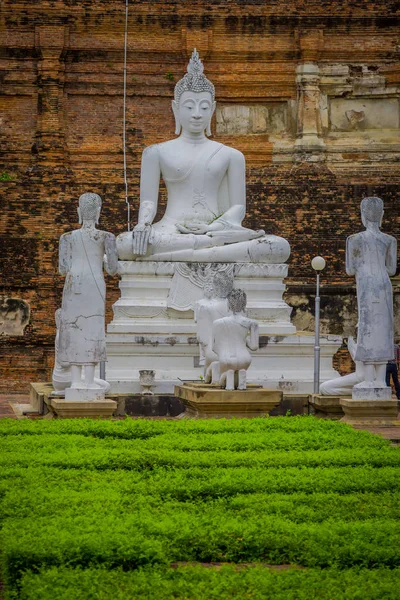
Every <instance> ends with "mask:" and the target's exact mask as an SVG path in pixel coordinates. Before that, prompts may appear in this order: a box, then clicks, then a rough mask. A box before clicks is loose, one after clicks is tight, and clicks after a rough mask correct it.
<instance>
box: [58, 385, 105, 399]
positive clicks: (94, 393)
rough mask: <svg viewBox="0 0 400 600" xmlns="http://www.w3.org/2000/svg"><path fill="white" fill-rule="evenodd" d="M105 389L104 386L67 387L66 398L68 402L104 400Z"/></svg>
mask: <svg viewBox="0 0 400 600" xmlns="http://www.w3.org/2000/svg"><path fill="white" fill-rule="evenodd" d="M105 397H106V394H105V391H104V389H102V388H93V389H89V388H66V389H65V400H66V401H67V402H68V401H69V402H70V401H73V402H95V401H99V400H104V399H105Z"/></svg>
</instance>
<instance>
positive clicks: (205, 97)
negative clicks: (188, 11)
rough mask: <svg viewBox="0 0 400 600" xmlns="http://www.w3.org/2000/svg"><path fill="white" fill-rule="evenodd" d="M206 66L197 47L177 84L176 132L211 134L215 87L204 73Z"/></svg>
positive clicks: (175, 98)
mask: <svg viewBox="0 0 400 600" xmlns="http://www.w3.org/2000/svg"><path fill="white" fill-rule="evenodd" d="M203 71H204V67H203V63H202V62H201V60H200V57H199V53H198V52H197V50H196V48H195V49H194V50H193V54H192V57H191V59H190V61H189V64H188V67H187V73H186V75H185V76H184V77H183V78H182V79H181V80H180V81H178V83H177V84H176V86H175V92H174V100H173V101H172V110H173V112H174V116H175V125H176V127H175V133H176V134H177V135H179V134H180V132H181V129H182V130H183V131H184V132H188V133H189V134H190V133H191V134H200V133H201V134H202V133H203V132H204V130H206V133H207V135H211V128H210V122H211V117H212V116H213V114H214V110H215V88H214V85H213V84H212V83H211V81H210V80H209V79H207V77H206V76H205V75H204V74H203Z"/></svg>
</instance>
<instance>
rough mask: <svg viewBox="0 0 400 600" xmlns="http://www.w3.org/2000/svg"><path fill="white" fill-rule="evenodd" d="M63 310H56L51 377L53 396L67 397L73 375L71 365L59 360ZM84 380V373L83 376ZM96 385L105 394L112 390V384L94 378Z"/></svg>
mask: <svg viewBox="0 0 400 600" xmlns="http://www.w3.org/2000/svg"><path fill="white" fill-rule="evenodd" d="M61 312H62V311H61V308H59V309H57V310H56V314H55V318H56V327H57V333H56V339H55V342H54V355H55V356H54V368H53V373H52V376H51V382H52V384H53V388H54V391H53V392H52V394H51V395H52V396H59V397H64V396H65V390H66V388H69V387H71V383H72V373H71V365H70V364H69V363H63V362H61V360H60V358H59V346H60V325H61ZM82 375H83V378H84V375H85V374H84V373H83V374H82ZM94 383H95V384H96V385H98V386H99V387H100V388H103V389H104V392H105V393H107V392H108V391H109V389H110V387H111V386H110V384H109V383H108V382H107V381H105V380H104V379H98V378H97V377H95V378H94Z"/></svg>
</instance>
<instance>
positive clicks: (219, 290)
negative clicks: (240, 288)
mask: <svg viewBox="0 0 400 600" xmlns="http://www.w3.org/2000/svg"><path fill="white" fill-rule="evenodd" d="M213 288H214V295H215V297H216V298H227V297H228V296H229V294H230V293H231V291H232V290H233V275H232V274H231V273H227V272H226V271H220V272H218V273H215V275H214V277H213Z"/></svg>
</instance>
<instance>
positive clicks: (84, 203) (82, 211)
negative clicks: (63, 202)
mask: <svg viewBox="0 0 400 600" xmlns="http://www.w3.org/2000/svg"><path fill="white" fill-rule="evenodd" d="M100 211H101V198H100V196H99V195H98V194H94V193H93V192H87V193H86V194H82V196H80V197H79V207H78V216H79V223H82V222H83V221H94V222H95V223H96V224H97V223H98V222H99V217H100Z"/></svg>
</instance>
